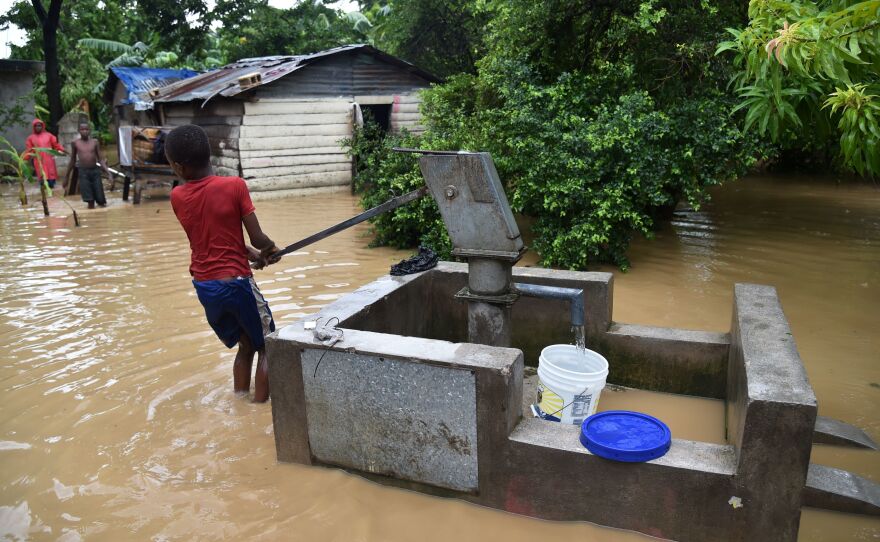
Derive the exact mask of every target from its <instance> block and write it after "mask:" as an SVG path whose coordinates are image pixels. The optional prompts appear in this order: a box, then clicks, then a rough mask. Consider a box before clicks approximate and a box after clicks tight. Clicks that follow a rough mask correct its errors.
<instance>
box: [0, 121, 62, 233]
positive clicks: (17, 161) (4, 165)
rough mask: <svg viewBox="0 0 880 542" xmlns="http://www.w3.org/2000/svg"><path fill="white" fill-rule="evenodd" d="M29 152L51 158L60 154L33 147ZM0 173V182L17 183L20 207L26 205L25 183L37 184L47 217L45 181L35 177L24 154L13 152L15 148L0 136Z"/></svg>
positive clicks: (46, 186)
mask: <svg viewBox="0 0 880 542" xmlns="http://www.w3.org/2000/svg"><path fill="white" fill-rule="evenodd" d="M31 152H32V153H34V154H36V153H41V152H44V153H47V154H51V155H52V156H60V155H61V153H60V152H58V151H56V150H55V149H46V148H43V147H34V149H33V150H32V151H31ZM7 172H9V173H7ZM0 173H3V176H2V177H0V180H4V181H11V182H17V183H18V197H19V200H20V201H21V204H22V205H27V194H26V193H25V188H24V186H25V183H39V184H40V193H41V195H42V198H43V209H44V210H45V213H46V216H49V207H48V205H47V204H46V194H47V193H48V192H49V185H48V184H47V183H46V182H45V179H39V178H38V177H37V174H36V172H35V171H34V168H33V167H31V161H30V159H28V158H25V155H24V154H18V151H16V150H15V146H14V145H13V144H12V143H10V142H9V141H8V140H7V139H6V138H4V137H3V136H0Z"/></svg>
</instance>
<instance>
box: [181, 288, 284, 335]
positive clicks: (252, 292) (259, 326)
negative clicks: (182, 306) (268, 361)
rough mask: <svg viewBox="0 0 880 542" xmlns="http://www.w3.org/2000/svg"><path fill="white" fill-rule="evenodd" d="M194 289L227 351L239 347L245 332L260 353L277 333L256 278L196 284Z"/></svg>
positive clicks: (209, 321)
mask: <svg viewBox="0 0 880 542" xmlns="http://www.w3.org/2000/svg"><path fill="white" fill-rule="evenodd" d="M193 286H195V288H196V294H198V296H199V301H201V303H202V306H203V307H204V308H205V316H207V317H208V323H209V324H211V327H212V328H213V329H214V333H216V334H217V337H219V338H220V340H221V341H223V344H225V345H226V347H227V348H232V347H233V346H235V345H236V344H238V341H239V339H240V338H241V332H242V331H244V332H245V333H247V335H248V337H250V339H251V344H253V345H254V348H255V349H257V350H259V349H261V348H263V346H264V345H265V341H264V340H263V337H265V336H266V335H268V334H269V333H271V332H273V331H275V321H274V320H273V319H272V312H271V311H269V304H268V303H267V302H266V299H265V298H264V297H263V294H261V293H260V290H259V288H257V283H256V282H254V279H253V277H236V278H235V279H233V280H230V281H223V280H203V281H196V280H194V281H193Z"/></svg>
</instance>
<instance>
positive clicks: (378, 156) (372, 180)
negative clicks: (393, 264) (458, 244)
mask: <svg viewBox="0 0 880 542" xmlns="http://www.w3.org/2000/svg"><path fill="white" fill-rule="evenodd" d="M419 139H420V138H418V137H417V136H414V135H412V134H409V133H407V132H403V133H401V134H385V133H384V131H383V130H382V129H381V128H380V127H379V125H378V124H376V123H375V122H372V120H370V119H366V122H365V123H364V126H363V127H362V128H356V129H355V133H354V137H353V138H352V139H351V140H350V141H348V142H347V143H348V144H349V145H350V146H351V151H350V154H351V155H352V156H354V157H355V159H356V164H357V170H356V172H357V174H356V176H355V180H354V186H355V190H356V191H357V192H359V193H360V194H361V203H362V205H363V206H364V208H365V209H368V208H371V207H375V206H377V205H380V204H381V203H383V202H385V201H387V200H389V199H391V198H393V197H396V196H400V195H402V194H405V193H407V192H410V191H412V190H416V189H417V188H419V187H421V186H424V184H425V181H424V179H423V178H422V174H421V172H420V171H419V168H418V160H417V159H416V156H415V155H412V154H403V153H397V152H393V151H392V150H391V149H392V148H394V147H418V146H419V144H420V141H419ZM373 224H374V226H375V230H376V237H375V239H374V240H373V245H374V246H392V247H395V248H410V247H413V246H416V245H419V244H422V245H426V246H430V247H431V248H433V249H434V251H435V252H437V254H438V255H440V257H441V258H446V259H448V258H450V256H451V253H452V244H451V243H450V242H449V237H448V236H447V234H446V229H445V228H444V226H443V220H442V219H441V218H440V211H439V210H438V209H437V204H436V203H435V202H434V200H433V199H432V198H431V197H424V198H421V199H419V200H416V201H414V202H411V203H409V204H407V205H404V206H403V207H399V208H397V209H396V210H395V211H392V212H388V213H384V214H381V215H379V216H377V217H376V218H375V219H373Z"/></svg>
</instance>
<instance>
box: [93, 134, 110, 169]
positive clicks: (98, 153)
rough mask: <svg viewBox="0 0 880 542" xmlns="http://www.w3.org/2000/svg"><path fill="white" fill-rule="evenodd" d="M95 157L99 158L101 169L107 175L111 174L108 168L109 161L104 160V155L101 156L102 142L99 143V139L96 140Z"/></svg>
mask: <svg viewBox="0 0 880 542" xmlns="http://www.w3.org/2000/svg"><path fill="white" fill-rule="evenodd" d="M95 158H97V160H98V164H99V165H100V166H101V169H103V170H104V173H106V174H107V176H108V177H109V176H110V171H109V170H108V169H107V162H105V161H104V157H103V156H101V144H100V143H98V140H97V139H96V140H95Z"/></svg>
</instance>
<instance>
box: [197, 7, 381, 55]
mask: <svg viewBox="0 0 880 542" xmlns="http://www.w3.org/2000/svg"><path fill="white" fill-rule="evenodd" d="M213 14H214V16H215V17H216V18H217V19H218V20H219V21H220V22H221V23H222V26H221V28H220V30H219V34H220V41H221V48H222V50H223V52H224V54H225V55H226V57H227V58H228V59H230V60H236V59H240V58H252V57H260V56H272V55H296V54H303V53H313V52H316V51H321V50H324V49H329V48H331V47H337V46H340V45H347V44H350V43H361V42H364V41H366V40H367V33H368V32H369V30H370V28H371V25H370V22H369V20H367V18H366V17H364V16H363V15H361V16H358V15H347V14H343V13H342V12H340V11H338V10H335V9H332V8H330V7H328V6H325V5H324V4H323V3H321V2H319V1H317V0H305V1H303V2H299V3H298V4H296V5H295V6H293V7H291V8H288V9H279V8H275V7H272V6H270V5H269V3H268V1H267V0H246V1H241V0H219V1H218V2H217V6H216V8H215V9H214V12H213Z"/></svg>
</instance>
